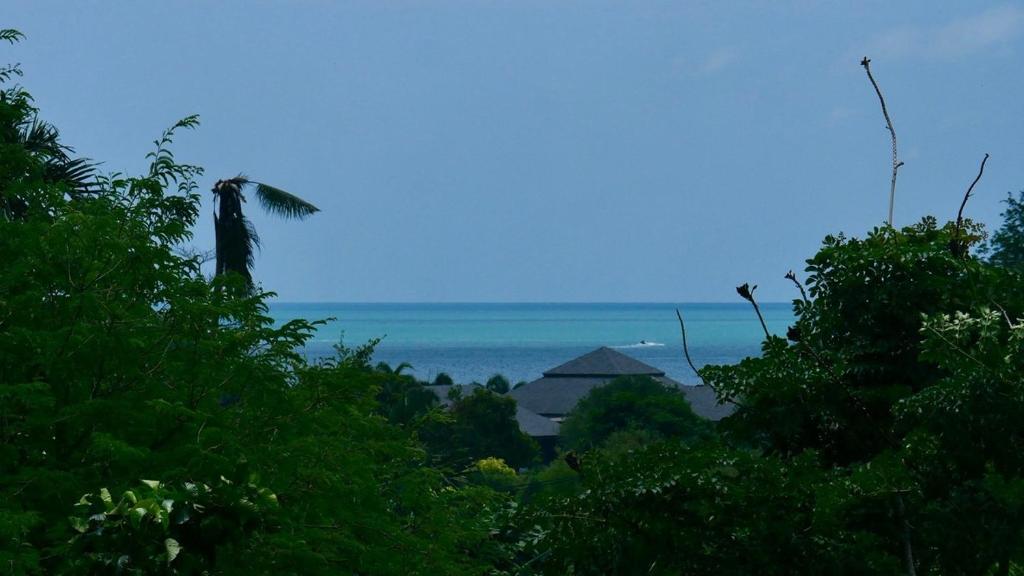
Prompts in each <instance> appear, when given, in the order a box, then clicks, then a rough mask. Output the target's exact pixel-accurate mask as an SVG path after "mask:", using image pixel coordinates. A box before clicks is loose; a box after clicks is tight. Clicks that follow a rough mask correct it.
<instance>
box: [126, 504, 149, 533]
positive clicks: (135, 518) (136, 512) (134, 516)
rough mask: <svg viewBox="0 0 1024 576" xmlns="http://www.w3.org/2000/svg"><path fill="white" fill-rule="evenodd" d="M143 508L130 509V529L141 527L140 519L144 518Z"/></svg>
mask: <svg viewBox="0 0 1024 576" xmlns="http://www.w3.org/2000/svg"><path fill="white" fill-rule="evenodd" d="M146 514H148V512H146V509H145V508H142V507H141V506H140V507H138V508H132V510H131V512H129V513H128V520H129V521H130V522H131V523H132V528H138V527H139V526H141V525H142V519H143V518H145V517H146Z"/></svg>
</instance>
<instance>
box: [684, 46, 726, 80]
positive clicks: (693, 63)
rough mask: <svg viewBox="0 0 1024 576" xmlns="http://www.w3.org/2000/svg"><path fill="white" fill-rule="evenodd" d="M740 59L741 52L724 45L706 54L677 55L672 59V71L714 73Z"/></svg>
mask: <svg viewBox="0 0 1024 576" xmlns="http://www.w3.org/2000/svg"><path fill="white" fill-rule="evenodd" d="M739 59H740V52H739V50H737V49H736V48H733V47H728V46H726V47H722V48H718V49H715V50H713V51H711V52H709V53H707V54H704V55H697V56H691V55H686V56H677V57H676V58H674V59H673V60H672V72H673V73H674V74H676V73H686V74H714V73H716V72H720V71H722V70H724V69H726V68H728V67H729V66H732V65H733V64H735V63H736V62H738V61H739Z"/></svg>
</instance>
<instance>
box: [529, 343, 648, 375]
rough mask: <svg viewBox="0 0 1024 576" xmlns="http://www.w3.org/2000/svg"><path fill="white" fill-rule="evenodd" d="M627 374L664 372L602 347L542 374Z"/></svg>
mask: <svg viewBox="0 0 1024 576" xmlns="http://www.w3.org/2000/svg"><path fill="white" fill-rule="evenodd" d="M627 374H628V375H647V376H664V375H665V372H663V371H662V370H658V369H657V368H655V367H654V366H648V365H647V364H644V363H643V362H641V361H639V360H637V359H636V358H632V357H630V356H626V355H625V354H623V353H622V352H617V351H615V350H612V349H611V348H608V347H607V346H602V347H601V348H598V349H597V350H594V351H593V352H589V353H587V354H584V355H583V356H580V357H579V358H576V359H575V360H570V361H568V362H566V363H565V364H562V365H561V366H558V367H556V368H552V369H551V370H548V371H547V372H545V373H544V375H545V376H624V375H627Z"/></svg>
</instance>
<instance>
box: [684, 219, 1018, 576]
mask: <svg viewBox="0 0 1024 576" xmlns="http://www.w3.org/2000/svg"><path fill="white" fill-rule="evenodd" d="M967 230H968V232H967V235H966V236H967V237H968V238H969V239H970V242H977V241H978V239H979V238H980V236H981V234H980V232H979V230H978V228H977V227H976V226H973V225H970V224H968V225H967ZM958 234H960V233H959V232H957V230H956V226H955V224H954V223H949V224H947V225H945V226H942V227H940V226H938V225H937V224H936V222H935V221H934V220H933V219H926V220H924V221H922V222H921V223H920V224H918V225H915V226H911V227H907V228H904V229H902V230H895V229H893V228H889V227H886V228H880V229H876V230H873V231H872V232H871V233H870V234H868V235H867V237H866V238H864V239H848V238H844V237H829V238H827V239H826V240H825V243H824V246H823V247H822V249H821V250H820V251H819V252H818V254H817V255H816V256H815V257H814V258H812V259H810V260H808V266H807V271H808V273H809V277H808V280H807V284H808V292H809V295H810V299H809V300H806V301H805V300H803V299H800V300H796V301H795V312H796V314H797V321H796V324H795V326H794V327H793V328H791V329H790V331H789V338H790V340H791V341H792V342H791V343H787V342H786V341H784V340H782V339H780V338H771V339H769V340H768V341H766V342H765V343H764V346H763V355H762V357H760V358H752V359H747V360H744V361H743V362H741V363H740V364H738V365H736V366H720V367H709V368H705V369H704V370H702V375H703V377H704V378H705V380H706V381H707V382H708V383H709V384H711V385H713V386H715V388H716V389H717V390H718V391H719V393H720V394H721V395H723V396H724V397H725V398H727V399H734V400H737V401H739V402H740V403H741V404H742V407H741V408H740V410H739V411H738V412H737V413H736V415H735V416H733V417H732V418H730V419H728V420H727V421H726V422H725V423H724V424H725V429H726V430H727V431H728V432H729V434H730V437H731V438H732V439H733V440H734V441H737V442H740V443H742V444H744V445H750V446H754V447H757V448H759V449H762V450H764V451H766V452H767V453H769V454H775V455H779V456H781V457H783V458H793V457H799V456H800V455H803V454H807V453H813V454H815V457H816V458H818V459H819V461H820V462H821V465H822V466H823V468H825V469H828V470H834V471H837V472H840V473H841V474H840V476H839V478H838V479H837V480H836V481H835V484H836V485H837V486H839V488H837V489H836V491H835V494H834V495H833V496H832V497H830V501H833V502H837V503H838V504H836V505H837V506H841V507H842V508H843V509H844V510H845V512H844V517H845V518H846V519H847V522H848V523H847V526H850V525H851V524H850V523H852V522H860V523H861V526H862V528H863V529H866V530H867V531H870V532H871V533H873V534H874V535H875V537H876V538H877V539H878V541H879V542H880V543H881V546H882V549H883V550H884V551H885V552H886V553H888V554H889V555H891V556H892V557H894V558H899V559H901V564H902V566H903V571H904V572H905V573H911V572H916V573H919V574H921V573H931V572H935V573H943V574H945V573H949V574H958V573H985V572H986V571H988V570H992V569H994V567H996V566H1004V567H1005V566H1006V565H1007V563H1006V562H1004V560H1005V555H1003V557H1001V554H1000V553H998V552H997V549H998V545H997V542H999V541H1004V540H1006V539H1007V538H1008V537H1009V536H1007V534H1009V533H1013V538H1016V539H1017V541H1018V542H1019V538H1020V537H1021V535H1022V534H1021V532H1020V530H1019V529H1010V528H1007V527H1008V526H1014V522H1015V520H1014V518H1015V516H1014V515H1015V514H1016V512H1015V511H1014V510H1016V509H1015V508H1013V507H1007V508H1001V507H999V506H996V505H994V504H993V500H992V499H991V498H990V496H989V495H988V489H987V488H986V487H985V484H986V482H987V480H986V478H987V477H988V472H987V471H988V470H991V469H992V467H999V468H1002V467H1004V466H1010V469H1011V470H1013V472H1012V473H1011V474H1010V476H1009V478H1013V479H1015V481H1016V480H1019V479H1020V478H1021V477H1020V476H1019V475H1018V472H1017V471H1016V469H1015V468H1014V467H1015V466H1016V465H1015V464H1011V463H1009V462H1008V461H1007V460H1006V452H1005V449H1004V448H1003V446H1001V445H1000V444H1002V443H1003V442H1006V443H1007V445H1008V446H1016V445H1017V442H1018V439H1017V435H1016V434H1014V433H1011V429H1012V428H1013V426H1012V425H1011V424H1009V422H1010V421H1012V419H1013V418H1016V417H1018V415H1019V411H1020V410H1021V409H1022V407H1024V406H1022V404H1021V401H1024V394H1018V393H1015V392H1013V393H1008V395H1003V396H1001V399H1002V400H1001V402H1000V404H999V406H996V405H995V404H990V405H984V404H981V403H977V402H975V403H962V402H959V403H955V405H954V406H949V405H948V404H947V405H946V409H945V410H940V409H939V408H938V406H937V405H936V404H935V402H940V405H941V404H945V403H946V402H947V401H949V400H950V399H951V398H954V397H956V396H955V395H954V396H951V394H952V392H953V390H957V392H958V393H962V392H965V391H964V390H963V386H965V385H966V383H965V382H964V381H962V380H959V379H954V382H956V384H954V385H952V386H951V385H948V384H945V383H946V382H948V381H949V378H950V373H951V371H954V372H955V371H956V370H959V368H955V367H954V366H957V365H956V364H953V363H951V362H949V361H948V360H947V359H944V358H942V357H941V356H940V355H936V354H934V353H931V352H929V350H932V349H934V348H935V342H934V341H935V339H936V338H939V339H942V338H948V337H947V336H945V335H941V334H936V333H935V332H934V330H933V327H934V325H933V324H932V322H934V319H936V318H950V317H956V315H958V314H971V315H974V314H982V313H985V312H984V311H985V310H988V309H990V308H991V309H995V310H1000V312H999V315H1000V317H1004V316H1002V315H1003V314H1005V317H1004V318H1020V317H1022V316H1024V299H1022V295H1021V293H1020V290H1019V285H1020V284H1019V283H1020V279H1019V277H1018V276H1015V274H1014V273H1013V272H1012V271H1010V270H1006V269H1001V268H997V267H992V266H989V265H987V264H986V263H984V262H982V261H980V260H978V259H977V258H974V257H972V256H969V255H965V252H966V251H957V250H951V249H950V247H951V246H953V245H954V243H953V241H954V239H955V238H956V237H957V235H958ZM963 237H964V236H963V235H960V238H963ZM963 344H964V345H966V346H963V347H962V348H963V351H965V352H966V354H968V355H969V356H975V354H974V352H972V351H971V350H972V346H974V345H976V344H977V343H976V342H970V341H965V342H963ZM944 354H946V355H951V354H952V352H951V351H950V350H948V349H947V350H945V352H944ZM976 384H977V385H978V386H981V383H976ZM984 385H985V386H988V387H990V388H991V387H992V386H994V385H995V383H994V382H992V381H989V382H987V383H985V384H984ZM951 388H952V390H951ZM978 390H979V388H974V391H975V392H974V393H977V391H978ZM975 400H980V398H976V399H975ZM966 430H976V431H978V432H981V431H984V432H985V433H987V434H991V435H993V436H991V437H989V438H987V439H986V440H985V441H981V440H979V439H978V438H977V437H974V438H973V439H972V436H971V434H965V433H964V431H966ZM997 437H999V438H1002V440H998V441H996V440H995V438H997ZM954 519H960V520H962V521H960V520H957V521H954ZM1006 530H1009V532H1007V531H1006ZM967 540H970V542H972V544H971V545H969V546H964V544H963V543H964V542H965V541H967Z"/></svg>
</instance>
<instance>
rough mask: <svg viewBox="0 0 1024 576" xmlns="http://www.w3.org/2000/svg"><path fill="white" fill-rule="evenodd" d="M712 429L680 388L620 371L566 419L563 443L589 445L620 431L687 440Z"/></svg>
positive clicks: (571, 446)
mask: <svg viewBox="0 0 1024 576" xmlns="http://www.w3.org/2000/svg"><path fill="white" fill-rule="evenodd" d="M709 430H710V427H709V425H708V423H707V422H706V421H704V420H703V419H702V418H700V417H699V416H697V415H696V414H694V413H693V410H692V409H691V408H690V404H689V402H687V401H686V397H685V396H683V395H682V393H680V391H679V390H677V389H676V388H674V387H672V386H668V385H665V384H663V383H661V382H659V381H657V380H655V379H653V378H651V377H649V376H620V377H618V378H615V379H614V380H612V381H611V382H609V383H608V384H606V385H604V386H600V387H598V388H594V389H593V390H591V391H590V393H589V394H587V395H586V396H584V397H583V398H582V399H581V400H580V402H579V403H578V404H577V405H576V407H575V408H574V409H573V411H572V412H570V413H569V415H568V416H567V417H566V419H565V421H564V422H563V423H562V427H561V434H562V436H561V442H562V445H563V446H565V447H566V448H568V449H572V450H586V449H590V448H595V447H598V446H600V445H601V444H603V443H604V442H605V441H606V440H608V438H609V437H611V436H612V435H613V434H615V433H616V432H623V431H632V432H645V433H647V434H650V435H651V436H652V437H655V438H673V439H683V440H688V439H695V438H700V437H702V436H704V435H706V434H707V433H708V432H709Z"/></svg>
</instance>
